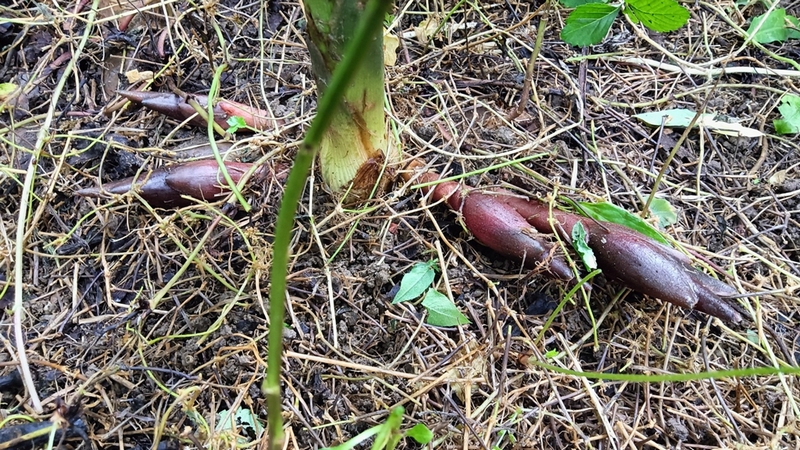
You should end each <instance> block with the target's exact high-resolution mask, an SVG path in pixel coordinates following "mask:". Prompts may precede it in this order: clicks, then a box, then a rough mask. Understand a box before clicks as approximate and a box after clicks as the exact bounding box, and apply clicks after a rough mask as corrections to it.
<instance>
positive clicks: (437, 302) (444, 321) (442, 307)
mask: <svg viewBox="0 0 800 450" xmlns="http://www.w3.org/2000/svg"><path fill="white" fill-rule="evenodd" d="M422 306H424V307H425V309H427V310H428V319H427V320H426V321H427V322H428V323H429V324H431V325H434V326H437V327H453V326H456V325H464V324H468V323H470V322H469V319H467V316H465V315H464V314H461V311H459V310H458V307H456V305H455V303H453V301H452V300H450V299H449V298H447V296H446V295H444V294H442V293H441V292H439V291H437V290H436V289H428V293H427V294H425V298H424V299H422Z"/></svg>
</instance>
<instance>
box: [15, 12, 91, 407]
mask: <svg viewBox="0 0 800 450" xmlns="http://www.w3.org/2000/svg"><path fill="white" fill-rule="evenodd" d="M98 3H99V0H94V1H93V2H92V9H91V10H90V11H89V15H88V17H87V19H86V28H85V29H84V31H83V36H82V37H81V41H80V43H78V48H77V49H76V51H75V53H74V55H75V56H76V57H75V58H72V59H70V61H69V63H68V64H67V66H66V67H65V68H64V73H63V74H62V75H61V78H60V79H59V80H58V84H57V85H56V87H55V89H53V95H52V97H51V101H50V108H49V110H48V113H47V116H46V117H45V119H44V122H43V123H42V125H41V128H39V133H37V135H36V144H35V145H34V147H33V151H32V152H31V159H30V161H28V168H27V171H26V173H25V181H24V182H23V185H22V196H21V197H20V202H19V216H18V217H17V235H16V243H15V244H16V248H15V249H14V344H15V345H16V347H17V358H19V367H20V372H22V382H23V384H24V385H25V390H27V391H28V395H30V396H31V403H32V404H33V410H34V411H35V412H36V413H38V414H41V413H42V403H41V401H40V400H39V395H38V394H37V393H36V386H35V385H34V384H33V377H32V376H31V369H30V367H29V366H28V357H27V355H26V354H25V337H24V335H23V333H22V315H23V314H24V311H23V304H22V303H23V300H22V286H23V284H22V283H23V282H22V265H23V264H22V258H23V254H24V247H25V225H26V223H27V220H26V219H27V218H28V203H29V201H30V200H31V196H32V193H33V192H32V191H33V180H34V177H35V176H36V167H37V166H38V162H39V156H40V155H41V154H42V149H43V148H44V145H45V142H46V141H48V140H49V138H50V124H51V123H52V122H53V116H54V115H55V112H56V108H57V107H58V100H59V99H60V98H61V92H62V91H63V90H64V86H65V85H66V84H67V78H69V76H70V75H71V73H72V71H73V70H75V65H76V64H77V60H78V56H80V55H81V53H83V48H84V47H85V46H86V43H87V42H88V41H89V33H90V32H91V31H92V28H93V25H94V19H95V16H96V15H97V5H98Z"/></svg>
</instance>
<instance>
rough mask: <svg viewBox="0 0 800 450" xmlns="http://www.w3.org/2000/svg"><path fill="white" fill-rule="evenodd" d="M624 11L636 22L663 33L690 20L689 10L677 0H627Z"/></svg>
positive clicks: (673, 29) (675, 28)
mask: <svg viewBox="0 0 800 450" xmlns="http://www.w3.org/2000/svg"><path fill="white" fill-rule="evenodd" d="M624 12H625V14H627V15H628V17H630V18H631V20H633V22H634V23H639V22H641V23H642V24H644V26H646V27H647V28H649V29H651V30H653V31H658V32H661V33H666V32H669V31H675V30H677V29H678V28H680V27H682V26H684V25H686V22H687V21H688V20H689V10H687V9H686V8H684V7H683V6H681V5H679V4H678V2H676V1H675V0H627V1H626V2H625V11H624Z"/></svg>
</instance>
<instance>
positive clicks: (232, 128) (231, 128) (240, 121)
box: [225, 116, 247, 134]
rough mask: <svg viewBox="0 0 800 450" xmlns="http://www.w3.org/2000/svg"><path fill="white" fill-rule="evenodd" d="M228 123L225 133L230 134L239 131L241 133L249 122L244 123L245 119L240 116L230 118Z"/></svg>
mask: <svg viewBox="0 0 800 450" xmlns="http://www.w3.org/2000/svg"><path fill="white" fill-rule="evenodd" d="M227 123H228V129H227V130H225V131H226V132H228V133H230V134H234V133H236V132H237V131H239V129H240V128H245V127H247V122H245V121H244V117H239V116H231V117H228V120H227Z"/></svg>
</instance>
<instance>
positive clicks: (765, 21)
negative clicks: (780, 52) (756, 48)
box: [747, 8, 789, 44]
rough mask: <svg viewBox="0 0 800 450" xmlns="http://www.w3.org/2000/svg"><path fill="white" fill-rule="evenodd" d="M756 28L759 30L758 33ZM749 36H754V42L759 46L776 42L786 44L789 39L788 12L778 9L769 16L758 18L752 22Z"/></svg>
mask: <svg viewBox="0 0 800 450" xmlns="http://www.w3.org/2000/svg"><path fill="white" fill-rule="evenodd" d="M756 28H758V31H756ZM753 33H755V34H753ZM747 34H748V36H752V37H753V41H755V42H758V43H759V44H767V43H769V42H776V41H777V42H784V41H785V40H786V39H788V38H789V28H787V27H786V10H785V9H783V8H776V9H773V10H772V12H770V13H769V14H762V15H760V16H757V17H756V18H754V19H753V21H752V22H750V28H748V29H747Z"/></svg>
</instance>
